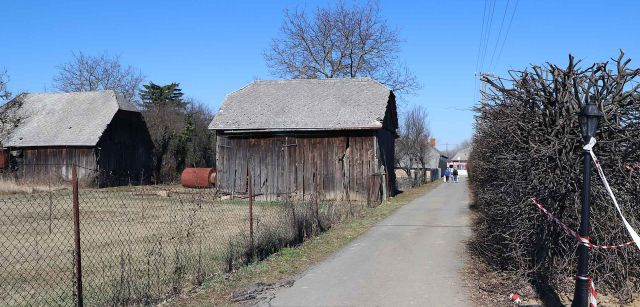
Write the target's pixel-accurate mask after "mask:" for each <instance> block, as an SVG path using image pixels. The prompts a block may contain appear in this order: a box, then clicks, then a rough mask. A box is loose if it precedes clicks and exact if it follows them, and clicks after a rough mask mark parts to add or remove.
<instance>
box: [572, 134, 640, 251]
mask: <svg viewBox="0 0 640 307" xmlns="http://www.w3.org/2000/svg"><path fill="white" fill-rule="evenodd" d="M595 145H596V139H595V138H593V137H592V138H591V140H589V144H587V145H585V146H584V150H586V151H588V152H589V154H590V155H591V159H593V163H595V165H596V170H597V171H598V175H599V176H600V180H602V184H603V185H604V187H605V189H607V192H608V193H609V196H610V197H611V200H613V204H614V205H615V206H616V210H618V214H620V218H621V219H622V222H623V223H624V227H625V228H626V229H627V232H629V235H630V236H631V238H632V239H633V241H632V242H635V243H636V246H637V247H638V249H640V236H638V233H637V232H636V231H635V230H634V229H633V227H631V225H630V224H629V222H627V219H626V218H625V217H624V214H622V209H620V205H618V201H617V200H616V196H615V195H614V194H613V191H611V187H610V186H609V182H608V181H607V177H605V176H604V171H603V170H602V167H601V166H600V161H598V158H597V157H596V155H595V154H594V153H593V146H595Z"/></svg>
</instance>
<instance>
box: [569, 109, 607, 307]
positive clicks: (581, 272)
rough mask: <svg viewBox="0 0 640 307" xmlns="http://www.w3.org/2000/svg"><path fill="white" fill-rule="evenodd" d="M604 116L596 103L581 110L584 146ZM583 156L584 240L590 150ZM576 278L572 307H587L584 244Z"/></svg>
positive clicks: (587, 233)
mask: <svg viewBox="0 0 640 307" xmlns="http://www.w3.org/2000/svg"><path fill="white" fill-rule="evenodd" d="M602 116H603V114H602V112H600V110H599V109H598V106H597V105H596V104H595V103H590V102H589V101H588V98H587V101H586V103H585V104H584V105H583V106H582V109H580V113H578V117H579V118H580V128H581V130H582V139H583V140H584V144H585V145H586V144H588V143H589V141H590V140H591V138H592V137H593V136H594V135H595V134H596V130H598V122H600V118H601V117H602ZM582 156H583V173H582V214H581V216H580V230H579V231H578V232H579V234H580V236H581V237H583V238H587V237H589V229H590V226H589V205H590V202H591V199H590V192H591V156H590V154H589V151H588V150H584V151H583V152H582ZM577 276H579V277H585V278H576V289H575V292H574V293H573V303H572V304H571V306H572V307H586V306H588V304H589V281H588V280H587V279H586V277H588V276H589V247H587V246H585V245H584V244H580V245H578V274H577Z"/></svg>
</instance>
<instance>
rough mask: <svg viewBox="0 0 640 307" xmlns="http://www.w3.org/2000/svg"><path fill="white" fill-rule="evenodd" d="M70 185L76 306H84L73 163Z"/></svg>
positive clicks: (78, 218)
mask: <svg viewBox="0 0 640 307" xmlns="http://www.w3.org/2000/svg"><path fill="white" fill-rule="evenodd" d="M71 185H72V189H73V245H74V246H73V250H74V253H73V254H74V260H75V270H74V273H75V281H76V289H75V290H76V295H77V306H78V307H82V306H84V303H83V300H82V261H81V259H82V257H80V204H79V201H78V171H77V169H76V165H75V164H73V167H72V169H71Z"/></svg>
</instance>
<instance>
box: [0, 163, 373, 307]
mask: <svg viewBox="0 0 640 307" xmlns="http://www.w3.org/2000/svg"><path fill="white" fill-rule="evenodd" d="M92 172H93V171H92V170H86V169H84V170H83V171H82V172H78V174H82V176H78V177H80V184H79V185H75V186H76V187H77V188H78V190H77V191H78V192H77V202H74V188H73V187H74V184H72V183H69V182H66V181H64V180H56V181H48V182H44V183H43V182H29V183H25V182H15V180H13V179H11V178H10V176H4V179H2V181H0V186H2V187H1V188H0V305H21V306H22V305H37V306H42V305H65V306H68V305H74V304H76V303H77V302H78V300H83V302H84V304H86V305H138V304H145V305H146V304H153V303H156V302H159V301H162V300H163V299H165V298H167V297H170V296H172V295H175V294H178V293H180V292H182V291H184V290H185V289H189V288H191V287H194V286H197V285H199V284H201V283H202V282H203V280H204V279H206V278H208V277H211V276H212V275H215V274H223V273H225V272H229V271H233V270H235V269H237V268H238V267H240V266H242V265H244V264H247V263H250V262H252V261H256V260H261V259H264V258H265V257H267V256H268V255H270V254H272V253H274V252H276V251H277V250H279V249H281V248H282V247H285V246H293V245H296V244H299V243H301V242H302V241H303V240H305V239H306V238H308V237H310V236H313V235H316V234H318V233H320V232H322V231H324V230H326V229H328V228H329V227H330V226H331V225H332V224H335V223H338V222H340V221H342V220H344V219H346V218H351V217H356V216H358V214H360V213H361V212H362V211H363V210H364V209H365V208H366V207H367V206H375V205H377V203H372V202H364V201H340V202H337V201H327V200H323V198H322V196H321V195H322V192H321V191H318V192H316V193H314V194H313V197H311V198H310V199H305V200H296V199H285V200H279V201H261V200H256V199H254V197H253V195H252V192H251V191H247V193H245V194H238V195H233V196H232V195H221V194H219V193H217V191H216V190H215V189H213V188H203V189H191V188H184V187H181V186H178V185H137V186H134V185H127V186H120V187H110V188H94V187H92V186H91V184H87V183H86V182H85V183H84V184H85V185H86V186H83V181H82V178H83V177H84V178H90V177H92V176H88V175H92V174H91V173H92ZM93 175H95V174H93ZM101 175H103V176H104V174H101ZM93 177H94V178H95V177H97V176H93ZM52 182H55V184H54V183H52ZM72 182H73V181H72ZM374 193H375V191H374ZM74 204H75V205H77V208H78V209H79V211H78V212H79V215H78V216H79V217H78V220H77V221H78V224H79V232H78V233H77V234H78V235H79V236H78V238H79V243H80V244H79V250H78V249H77V246H76V245H74V212H73V208H74ZM76 256H79V257H76ZM76 259H79V260H80V261H76ZM79 264H80V265H79ZM76 273H81V274H76ZM80 277H81V279H80ZM79 286H80V287H79Z"/></svg>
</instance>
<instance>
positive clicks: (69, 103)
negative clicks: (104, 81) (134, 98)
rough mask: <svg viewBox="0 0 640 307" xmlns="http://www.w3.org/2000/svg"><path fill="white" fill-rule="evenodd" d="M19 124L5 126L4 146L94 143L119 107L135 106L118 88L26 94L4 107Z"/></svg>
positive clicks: (131, 108)
mask: <svg viewBox="0 0 640 307" xmlns="http://www.w3.org/2000/svg"><path fill="white" fill-rule="evenodd" d="M8 110H12V111H11V112H12V115H11V116H13V117H15V118H17V119H18V120H17V121H16V124H15V126H13V127H3V129H7V131H3V133H2V135H4V137H3V139H2V145H3V146H4V147H26V146H94V145H96V144H97V143H98V141H99V140H100V137H101V136H102V133H103V132H104V130H105V129H106V128H107V125H108V124H109V123H110V122H111V120H112V119H113V116H114V115H115V114H116V112H117V111H118V110H125V111H135V112H137V111H138V110H137V109H136V107H135V106H133V105H132V104H131V103H129V102H127V101H124V100H122V99H120V98H118V97H116V94H115V92H114V91H95V92H77V93H32V94H29V93H27V94H22V95H20V96H18V97H16V98H15V99H13V100H11V101H9V102H8V103H7V104H6V105H4V106H3V107H2V109H0V112H1V113H3V114H6V113H7V112H8Z"/></svg>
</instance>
